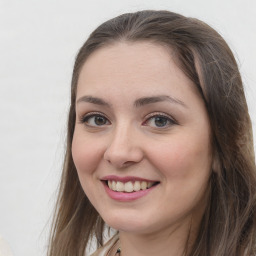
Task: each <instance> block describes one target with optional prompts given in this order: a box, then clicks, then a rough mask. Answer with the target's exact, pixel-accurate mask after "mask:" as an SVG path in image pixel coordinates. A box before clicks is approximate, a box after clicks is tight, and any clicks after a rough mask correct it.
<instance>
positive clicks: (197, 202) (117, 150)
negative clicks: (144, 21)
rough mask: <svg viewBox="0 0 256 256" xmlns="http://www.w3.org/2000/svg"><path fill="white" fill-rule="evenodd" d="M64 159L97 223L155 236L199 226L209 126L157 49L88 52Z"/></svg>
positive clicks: (131, 46)
mask: <svg viewBox="0 0 256 256" xmlns="http://www.w3.org/2000/svg"><path fill="white" fill-rule="evenodd" d="M76 113H77V116H76V124H75V131H74V137H73V143H72V155H73V159H74V163H75V166H76V168H77V172H78V176H79V179H80V182H81V185H82V187H83V189H84V192H85V193H86V195H87V197H88V198H89V200H90V201H91V203H92V204H93V205H94V207H95V208H96V210H97V211H98V212H99V214H100V215H101V216H102V218H103V219H104V220H105V222H106V223H107V224H108V225H109V226H111V227H113V228H115V229H118V230H123V231H127V232H137V233H149V232H157V231H161V230H163V229H166V228H171V227H175V226H176V225H180V224H181V223H191V220H192V221H198V222H199V220H200V218H201V216H202V213H203V211H204V209H205V201H206V200H205V199H206V197H207V190H208V187H209V177H210V173H211V161H212V158H211V145H210V137H211V134H210V125H209V120H208V116H207V112H206V109H205V106H204V102H203V100H202V99H201V97H200V96H199V94H198V93H197V91H196V89H195V85H194V84H193V83H192V82H191V81H190V80H189V79H188V78H187V77H186V76H185V75H184V74H183V72H182V71H181V70H180V69H179V68H178V67H177V66H176V64H175V63H174V61H173V59H172V57H171V54H170V52H168V50H167V49H165V48H164V47H163V46H159V45H156V44H151V43H146V42H141V43H116V44H114V45H112V46H108V47H105V48H102V49H99V50H97V51H96V52H94V53H93V54H92V55H91V56H90V57H89V58H88V59H87V60H86V62H85V64H84V66H83V68H82V70H81V73H80V76H79V81H78V87H77V99H76Z"/></svg>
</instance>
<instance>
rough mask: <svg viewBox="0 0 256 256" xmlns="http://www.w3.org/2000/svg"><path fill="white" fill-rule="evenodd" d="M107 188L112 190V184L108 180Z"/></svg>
mask: <svg viewBox="0 0 256 256" xmlns="http://www.w3.org/2000/svg"><path fill="white" fill-rule="evenodd" d="M108 187H109V188H110V189H112V182H111V181H110V180H108Z"/></svg>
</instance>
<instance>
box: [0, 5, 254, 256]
mask: <svg viewBox="0 0 256 256" xmlns="http://www.w3.org/2000/svg"><path fill="white" fill-rule="evenodd" d="M141 9H167V10H171V11H175V12H179V13H181V14H183V15H187V16H192V17H196V18H199V19H202V20H203V21H205V22H207V23H208V24H210V25H211V26H213V27H214V28H215V29H217V31H219V32H220V33H221V34H222V35H223V37H224V38H225V39H226V40H227V42H228V43H229V45H230V47H231V49H232V50H233V52H234V53H235V56H236V57H237V60H238V62H239V66H240V70H241V73H242V77H243V80H244V83H245V91H246V96H247V99H248V105H249V109H250V114H251V118H252V122H253V130H254V134H255V136H256V104H255V98H256V72H255V71H256V70H255V60H256V50H255V45H256V1H254V0H244V1H239V0H225V1H223V0H215V1H207V0H193V1H191V0H183V1H182V0H179V1H178V0H166V1H164V0H158V1H150V0H147V1H146V0H145V1H142V0H129V1H126V0H122V1H120V0H102V1H99V0H94V1H86V0H76V1H67V0H62V1H54V0H44V1H39V0H38V1H35V0H22V1H20V0H0V116H1V121H0V151H1V155H0V157H1V161H0V207H1V208H0V233H1V235H2V236H3V237H4V238H5V239H6V240H7V241H8V243H9V244H10V246H11V248H12V250H13V253H14V255H19V256H41V255H45V253H46V246H47V243H46V240H47V237H48V232H49V220H50V218H51V214H52V208H53V204H54V200H55V199H56V190H57V184H58V181H59V177H60V173H61V166H62V161H63V150H64V146H65V130H66V117H67V110H68V104H69V90H70V80H71V73H72V66H73V63H74V58H75V55H76V53H77V51H78V49H79V47H80V46H81V45H82V43H83V42H84V41H85V39H86V38H87V36H88V35H89V33H90V32H91V31H92V30H93V29H94V28H95V27H96V26H97V25H99V24H100V23H102V22H103V21H105V20H106V19H109V18H112V17H114V16H116V15H118V14H121V13H123V12H128V11H137V10H141ZM254 144H256V143H255V140H254Z"/></svg>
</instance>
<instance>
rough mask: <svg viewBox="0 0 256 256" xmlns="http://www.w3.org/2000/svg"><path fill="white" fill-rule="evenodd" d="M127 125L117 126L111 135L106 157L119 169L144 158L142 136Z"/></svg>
mask: <svg viewBox="0 0 256 256" xmlns="http://www.w3.org/2000/svg"><path fill="white" fill-rule="evenodd" d="M135 130H136V129H135V128H133V129H132V128H131V127H130V126H127V125H122V126H119V127H116V129H115V130H114V131H113V133H112V136H110V142H109V144H108V146H107V148H106V150H105V153H104V159H105V160H106V161H108V162H109V163H110V164H112V165H113V166H115V167H116V168H118V169H121V168H125V167H128V166H130V165H133V164H135V163H139V162H140V161H142V159H143V155H144V154H143V150H142V147H141V143H140V138H139V137H140V136H138V131H135Z"/></svg>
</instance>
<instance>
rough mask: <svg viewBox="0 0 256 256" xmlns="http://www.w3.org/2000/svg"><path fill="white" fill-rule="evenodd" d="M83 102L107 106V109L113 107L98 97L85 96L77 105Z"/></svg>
mask: <svg viewBox="0 0 256 256" xmlns="http://www.w3.org/2000/svg"><path fill="white" fill-rule="evenodd" d="M81 102H89V103H93V104H96V105H101V106H106V107H110V106H111V105H110V104H109V103H107V102H106V101H104V100H103V99H101V98H97V97H93V96H83V97H81V98H79V99H78V100H77V101H76V104H78V103H81Z"/></svg>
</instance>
